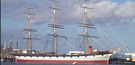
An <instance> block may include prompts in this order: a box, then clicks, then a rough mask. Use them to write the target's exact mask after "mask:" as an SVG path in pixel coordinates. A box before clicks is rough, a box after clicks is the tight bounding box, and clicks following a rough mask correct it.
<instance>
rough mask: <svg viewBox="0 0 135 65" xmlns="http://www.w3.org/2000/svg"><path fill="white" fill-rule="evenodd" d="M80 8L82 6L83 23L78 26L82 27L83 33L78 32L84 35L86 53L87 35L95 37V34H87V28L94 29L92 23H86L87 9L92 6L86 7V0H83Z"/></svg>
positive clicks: (86, 52)
mask: <svg viewBox="0 0 135 65" xmlns="http://www.w3.org/2000/svg"><path fill="white" fill-rule="evenodd" d="M81 7H82V8H84V22H83V23H79V26H80V27H84V29H85V30H84V33H83V34H79V36H84V37H85V54H88V50H89V49H88V37H92V38H97V37H95V36H90V35H88V28H93V29H95V27H94V25H92V24H88V23H87V14H88V13H87V9H92V8H88V7H87V0H85V3H84V6H81Z"/></svg>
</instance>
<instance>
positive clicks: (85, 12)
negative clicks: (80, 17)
mask: <svg viewBox="0 0 135 65" xmlns="http://www.w3.org/2000/svg"><path fill="white" fill-rule="evenodd" d="M86 2H87V1H86V0H85V7H84V16H85V18H84V25H85V48H86V49H85V52H86V54H88V31H87V26H86V25H87V4H86Z"/></svg>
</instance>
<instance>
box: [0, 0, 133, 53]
mask: <svg viewBox="0 0 135 65" xmlns="http://www.w3.org/2000/svg"><path fill="white" fill-rule="evenodd" d="M58 1H59V2H57V3H56V7H57V8H60V9H61V10H59V11H56V22H57V24H62V25H63V26H64V27H65V29H63V30H57V31H58V34H59V35H64V36H67V40H68V41H65V40H64V39H62V38H58V44H59V45H58V47H59V48H58V49H59V52H63V51H64V52H68V51H69V50H78V49H79V47H80V46H79V45H82V46H83V45H84V43H79V37H78V33H79V31H80V28H79V27H78V23H79V22H82V17H83V14H84V9H82V8H81V7H80V6H83V5H84V0H58ZM1 2H2V3H1V7H2V8H1V9H2V10H1V15H2V16H1V19H2V20H1V43H2V45H3V43H4V42H6V43H7V45H9V44H10V36H11V33H12V34H13V42H14V43H13V47H14V48H16V42H17V41H18V42H19V48H20V49H25V48H28V43H27V40H23V39H22V38H23V37H25V36H24V35H23V34H22V33H21V32H20V29H22V28H27V15H26V14H24V13H25V12H27V6H28V4H27V0H12V1H11V0H1ZM30 4H31V7H32V8H33V9H32V11H31V12H32V13H34V14H35V15H32V16H31V23H32V26H31V27H32V28H34V29H38V31H39V32H37V33H33V34H32V36H33V37H38V36H40V37H41V40H33V49H36V50H39V51H52V50H51V48H52V44H51V43H52V42H48V41H47V40H49V38H51V37H48V36H47V34H48V33H49V32H50V28H48V27H47V24H49V23H50V22H51V18H52V10H51V9H49V7H51V6H52V2H51V1H50V0H30ZM87 6H88V7H90V8H93V9H89V10H88V22H89V23H90V22H91V21H92V22H93V23H94V24H95V25H96V27H97V30H91V29H89V34H90V35H95V36H98V37H99V38H98V39H93V40H91V43H90V42H89V45H92V46H93V48H99V49H114V48H117V47H119V46H123V45H124V44H126V45H127V46H128V48H129V51H130V52H135V51H134V49H135V0H90V1H88V2H87ZM89 19H90V20H91V21H90V20H89ZM99 32H100V33H99ZM89 40H90V39H89ZM95 40H97V41H95ZM49 41H50V40H49ZM82 48H83V47H82Z"/></svg>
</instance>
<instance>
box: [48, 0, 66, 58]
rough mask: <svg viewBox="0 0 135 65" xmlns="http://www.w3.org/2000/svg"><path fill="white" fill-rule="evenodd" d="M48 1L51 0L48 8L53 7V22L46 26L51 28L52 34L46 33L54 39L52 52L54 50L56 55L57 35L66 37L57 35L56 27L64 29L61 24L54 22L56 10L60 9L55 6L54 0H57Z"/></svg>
mask: <svg viewBox="0 0 135 65" xmlns="http://www.w3.org/2000/svg"><path fill="white" fill-rule="evenodd" d="M50 1H52V2H53V7H49V8H50V9H53V23H51V24H49V25H48V27H52V28H53V34H48V35H49V36H53V37H54V41H53V44H54V52H55V55H57V37H62V38H66V37H65V36H60V35H57V32H56V28H60V29H64V27H63V26H62V25H57V24H56V19H55V14H56V10H60V9H58V8H56V6H55V2H58V1H56V0H50Z"/></svg>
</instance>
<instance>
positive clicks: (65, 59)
mask: <svg viewBox="0 0 135 65" xmlns="http://www.w3.org/2000/svg"><path fill="white" fill-rule="evenodd" d="M110 55H111V54H104V55H85V56H83V55H81V56H15V62H22V63H78V64H108V61H109V58H110Z"/></svg>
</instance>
